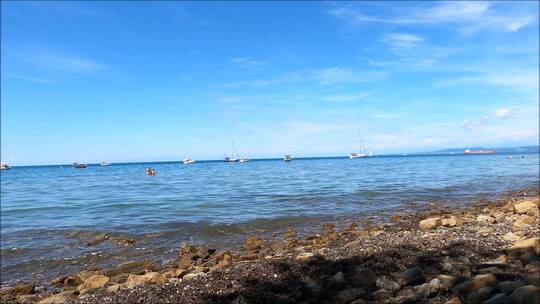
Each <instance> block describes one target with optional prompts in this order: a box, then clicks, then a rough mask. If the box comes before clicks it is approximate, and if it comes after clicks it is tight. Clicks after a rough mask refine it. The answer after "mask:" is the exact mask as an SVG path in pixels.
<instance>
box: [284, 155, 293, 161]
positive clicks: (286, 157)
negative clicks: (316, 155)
mask: <svg viewBox="0 0 540 304" xmlns="http://www.w3.org/2000/svg"><path fill="white" fill-rule="evenodd" d="M292 159H293V157H292V155H290V154H287V155H285V156H283V160H284V161H286V162H288V161H291V160H292Z"/></svg>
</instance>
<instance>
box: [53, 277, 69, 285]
mask: <svg viewBox="0 0 540 304" xmlns="http://www.w3.org/2000/svg"><path fill="white" fill-rule="evenodd" d="M67 278H68V277H67V276H61V277H58V278H56V279H54V280H52V281H51V283H50V284H51V285H53V286H58V285H64V281H65V280H66V279H67Z"/></svg>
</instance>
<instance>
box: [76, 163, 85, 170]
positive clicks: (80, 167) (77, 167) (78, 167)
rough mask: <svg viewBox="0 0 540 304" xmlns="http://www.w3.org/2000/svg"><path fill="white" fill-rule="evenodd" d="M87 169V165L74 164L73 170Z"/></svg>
mask: <svg viewBox="0 0 540 304" xmlns="http://www.w3.org/2000/svg"><path fill="white" fill-rule="evenodd" d="M86 167H88V165H87V164H79V163H73V168H75V169H83V168H86Z"/></svg>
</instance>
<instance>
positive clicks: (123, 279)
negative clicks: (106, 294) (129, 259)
mask: <svg viewBox="0 0 540 304" xmlns="http://www.w3.org/2000/svg"><path fill="white" fill-rule="evenodd" d="M128 277H129V274H128V273H121V274H118V275H115V276H114V277H111V283H117V284H123V283H125V282H126V281H127V278H128Z"/></svg>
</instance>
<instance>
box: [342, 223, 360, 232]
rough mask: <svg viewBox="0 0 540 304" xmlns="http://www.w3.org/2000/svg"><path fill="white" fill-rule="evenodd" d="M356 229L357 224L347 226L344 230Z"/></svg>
mask: <svg viewBox="0 0 540 304" xmlns="http://www.w3.org/2000/svg"><path fill="white" fill-rule="evenodd" d="M356 228H358V224H357V223H351V224H350V225H349V226H347V228H345V230H347V231H353V230H356Z"/></svg>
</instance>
